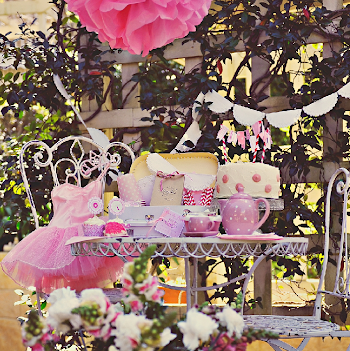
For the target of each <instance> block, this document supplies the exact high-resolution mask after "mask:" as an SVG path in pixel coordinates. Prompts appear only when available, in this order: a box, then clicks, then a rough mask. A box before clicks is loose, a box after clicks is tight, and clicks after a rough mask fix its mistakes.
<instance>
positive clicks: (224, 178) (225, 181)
mask: <svg viewBox="0 0 350 351" xmlns="http://www.w3.org/2000/svg"><path fill="white" fill-rule="evenodd" d="M228 180H229V177H228V175H227V174H224V175H223V176H222V182H223V183H227V182H228Z"/></svg>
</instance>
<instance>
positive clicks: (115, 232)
mask: <svg viewBox="0 0 350 351" xmlns="http://www.w3.org/2000/svg"><path fill="white" fill-rule="evenodd" d="M104 234H105V236H127V235H128V233H127V231H126V228H125V224H124V222H123V220H122V219H120V218H115V219H110V220H109V221H108V222H107V223H106V227H105V233H104Z"/></svg>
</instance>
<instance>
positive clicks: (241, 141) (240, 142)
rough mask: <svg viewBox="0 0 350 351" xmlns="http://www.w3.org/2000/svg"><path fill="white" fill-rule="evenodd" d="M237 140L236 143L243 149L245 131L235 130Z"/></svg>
mask: <svg viewBox="0 0 350 351" xmlns="http://www.w3.org/2000/svg"><path fill="white" fill-rule="evenodd" d="M237 141H238V145H240V147H241V148H242V149H245V133H244V132H242V131H240V132H237Z"/></svg>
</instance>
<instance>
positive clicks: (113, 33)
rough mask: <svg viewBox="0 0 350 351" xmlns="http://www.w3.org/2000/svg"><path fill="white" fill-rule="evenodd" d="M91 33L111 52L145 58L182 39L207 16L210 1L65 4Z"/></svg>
mask: <svg viewBox="0 0 350 351" xmlns="http://www.w3.org/2000/svg"><path fill="white" fill-rule="evenodd" d="M66 2H67V3H68V9H69V11H72V12H74V13H76V14H77V15H78V16H79V18H80V22H81V23H82V25H83V26H85V27H86V29H87V30H88V31H90V32H96V33H98V37H99V39H100V40H101V41H102V42H105V41H108V43H109V45H110V47H111V48H120V49H122V50H127V51H129V52H130V53H132V54H137V55H140V54H141V53H142V55H143V56H146V55H147V54H148V53H149V51H150V50H152V49H155V48H159V47H162V46H164V45H166V44H169V43H171V42H172V41H174V40H175V39H177V38H183V37H185V36H186V35H187V34H188V33H189V32H191V31H194V30H195V26H196V25H198V24H200V23H201V22H202V20H203V17H204V16H206V15H207V14H208V11H209V7H210V4H211V0H66Z"/></svg>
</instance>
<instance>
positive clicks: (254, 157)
mask: <svg viewBox="0 0 350 351" xmlns="http://www.w3.org/2000/svg"><path fill="white" fill-rule="evenodd" d="M260 125H261V121H259V126H260ZM259 130H260V129H259ZM259 137H260V132H259V133H258V134H257V136H256V141H255V150H254V155H253V163H255V161H256V156H257V154H258V145H259Z"/></svg>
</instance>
